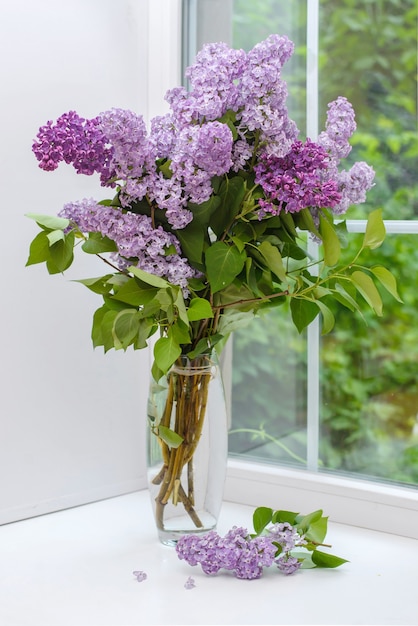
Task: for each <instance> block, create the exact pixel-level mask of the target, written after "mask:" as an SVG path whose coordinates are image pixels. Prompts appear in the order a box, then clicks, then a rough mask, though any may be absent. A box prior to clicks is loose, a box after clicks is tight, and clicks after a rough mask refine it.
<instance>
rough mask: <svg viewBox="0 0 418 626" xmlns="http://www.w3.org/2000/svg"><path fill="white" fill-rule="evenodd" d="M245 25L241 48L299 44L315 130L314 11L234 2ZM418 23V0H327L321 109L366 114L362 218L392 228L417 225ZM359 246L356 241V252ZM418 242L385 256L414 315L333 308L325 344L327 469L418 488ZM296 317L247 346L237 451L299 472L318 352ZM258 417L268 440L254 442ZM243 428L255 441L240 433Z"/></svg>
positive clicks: (358, 147) (295, 102) (240, 360)
mask: <svg viewBox="0 0 418 626" xmlns="http://www.w3.org/2000/svg"><path fill="white" fill-rule="evenodd" d="M234 13H235V22H234V46H241V47H243V48H248V47H250V46H252V45H254V43H255V42H256V41H257V40H261V39H262V38H263V37H264V36H266V34H269V33H271V32H278V33H281V34H288V35H289V36H290V37H291V38H292V39H293V40H294V41H296V44H297V46H296V50H295V55H294V59H293V60H292V66H290V65H289V67H288V68H287V73H286V80H287V82H288V85H289V90H290V107H291V110H292V113H293V111H294V110H295V107H296V110H297V114H296V116H295V118H296V119H297V121H298V123H299V127H300V128H301V131H302V132H303V129H304V121H303V118H304V110H305V97H306V90H305V69H304V68H305V60H306V46H305V43H304V42H305V32H306V3H305V2H295V3H293V2H292V3H289V2H287V3H286V2H283V1H280V0H262V1H261V0H260V1H258V2H257V1H254V2H252V3H248V2H246V0H235V2H234ZM417 20H418V8H417V3H416V0H363V1H362V2H359V1H358V0H321V1H320V33H319V42H320V56H319V85H320V100H319V110H320V111H325V108H326V103H327V102H329V101H331V100H332V99H334V98H335V97H337V96H338V95H343V96H346V97H347V98H348V100H350V101H351V102H352V103H353V105H354V109H355V111H356V119H357V124H358V130H357V133H356V136H355V144H354V145H353V150H352V153H351V156H352V159H353V161H354V160H365V161H367V162H368V163H370V164H371V165H372V166H373V167H374V169H375V170H376V186H375V188H374V189H373V190H372V191H371V192H370V193H369V194H368V204H365V205H362V206H361V207H360V208H359V209H358V213H357V215H356V216H355V217H357V218H359V219H363V218H365V217H366V215H367V214H369V213H370V211H371V210H372V209H374V208H382V210H383V217H384V219H386V220H409V219H412V220H416V219H417V218H418V177H417V170H418V133H417V85H416V77H417ZM298 42H299V43H298ZM322 126H323V120H322V119H320V120H319V127H320V128H322ZM352 216H353V213H351V214H350V217H352ZM359 236H360V235H354V234H352V235H351V237H352V239H353V244H352V245H353V246H354V247H355V246H356V238H357V237H359ZM417 244H418V235H412V234H411V235H395V234H394V235H388V236H387V238H386V240H385V243H384V245H383V246H382V247H381V248H380V249H379V250H375V251H374V260H375V262H376V264H377V263H381V264H382V265H384V266H390V267H391V270H392V271H393V273H394V274H395V276H396V277H397V281H398V285H399V289H400V293H401V297H402V299H403V301H404V303H403V304H402V305H399V303H397V302H396V301H395V300H391V299H389V298H388V299H387V301H386V300H385V297H384V294H383V293H382V298H383V299H384V317H383V318H379V319H376V318H373V316H372V315H370V316H369V315H367V316H366V320H365V322H366V323H363V322H362V321H361V320H353V316H352V315H351V314H349V313H348V314H347V313H346V312H345V311H344V310H343V308H341V310H338V311H337V310H334V313H335V315H336V316H337V319H338V323H337V325H336V329H335V330H334V331H333V332H332V333H331V334H330V335H328V336H326V337H323V338H322V339H321V361H320V390H321V408H320V420H321V437H320V463H321V465H322V467H324V468H327V469H335V470H340V471H347V472H350V473H352V472H353V473H356V474H360V475H365V476H373V477H381V478H382V479H385V480H389V481H390V480H393V481H396V482H403V483H418V434H417V430H418V421H417V420H418V295H417V288H416V285H417V279H416V276H417V273H418V245H417ZM350 247H351V246H350ZM366 260H367V259H366ZM284 318H285V316H280V311H278V313H274V314H270V315H269V317H268V318H261V319H260V320H259V321H258V323H257V324H255V325H254V329H253V331H254V332H253V336H252V337H251V338H249V337H248V334H241V333H239V332H237V333H236V334H235V337H234V368H233V376H234V379H233V383H234V386H233V434H232V435H231V437H230V447H231V451H232V452H234V451H235V452H241V453H243V452H247V453H249V454H251V455H253V456H255V457H261V458H267V459H276V460H279V461H284V462H291V463H298V464H299V465H300V464H303V463H304V459H305V458H306V428H305V427H306V353H305V348H304V340H303V338H302V340H301V339H300V338H299V337H297V336H294V334H293V335H292V334H291V333H292V331H291V329H289V325H288V323H287V321H286V319H284ZM254 415H258V416H259V423H260V429H259V432H258V433H254V432H250V424H251V426H252V427H254ZM238 428H240V429H241V430H245V432H241V433H240V434H239V433H236V432H234V431H235V430H236V429H238Z"/></svg>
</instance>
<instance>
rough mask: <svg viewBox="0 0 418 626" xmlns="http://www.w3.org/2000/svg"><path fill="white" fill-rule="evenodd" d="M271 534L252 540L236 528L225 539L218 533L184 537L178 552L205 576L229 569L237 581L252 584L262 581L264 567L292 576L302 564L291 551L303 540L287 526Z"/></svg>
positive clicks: (180, 540)
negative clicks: (254, 580) (258, 579)
mask: <svg viewBox="0 0 418 626" xmlns="http://www.w3.org/2000/svg"><path fill="white" fill-rule="evenodd" d="M271 531H272V532H271V533H270V534H269V535H266V536H257V537H251V536H250V535H249V534H248V531H247V529H246V528H242V527H237V526H234V527H233V528H232V529H231V530H229V531H228V532H227V534H226V535H225V536H224V537H221V536H220V535H218V533H217V532H215V531H210V532H208V533H206V534H205V535H201V536H198V535H184V536H183V537H181V538H180V539H179V541H178V542H177V545H176V551H177V555H178V557H179V559H183V560H185V561H186V562H187V563H188V564H189V565H200V566H201V568H202V570H203V572H205V574H212V575H213V574H216V573H217V572H219V570H221V569H226V570H229V571H232V572H233V573H234V575H235V576H236V577H237V578H242V579H247V580H252V579H255V578H260V577H261V575H262V573H263V568H264V567H270V566H271V565H274V564H275V565H277V566H278V568H279V569H280V571H282V572H283V573H285V574H292V573H293V572H295V571H296V570H297V569H299V567H300V565H301V564H300V562H299V561H298V559H296V558H295V557H293V556H292V555H291V554H290V551H291V550H293V548H294V547H295V546H296V545H301V543H303V539H302V538H301V537H300V536H299V534H298V533H297V531H296V530H295V529H294V528H293V527H292V526H291V525H290V524H287V523H283V524H275V525H274V526H273V527H272V529H271ZM278 545H279V546H280V547H281V551H280V548H279V549H278ZM277 552H280V554H279V555H278V556H277Z"/></svg>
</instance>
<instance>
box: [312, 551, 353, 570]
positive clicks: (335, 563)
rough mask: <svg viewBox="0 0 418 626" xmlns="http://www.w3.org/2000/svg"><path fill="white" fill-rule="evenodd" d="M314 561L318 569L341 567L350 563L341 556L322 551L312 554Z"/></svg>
mask: <svg viewBox="0 0 418 626" xmlns="http://www.w3.org/2000/svg"><path fill="white" fill-rule="evenodd" d="M312 561H313V562H314V563H315V565H316V566H317V567H339V566H340V565H343V564H344V563H348V561H347V560H346V559H342V558H340V557H339V556H334V555H333V554H327V553H326V552H321V551H320V550H314V551H313V552H312Z"/></svg>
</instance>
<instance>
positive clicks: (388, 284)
mask: <svg viewBox="0 0 418 626" xmlns="http://www.w3.org/2000/svg"><path fill="white" fill-rule="evenodd" d="M370 271H371V272H372V273H373V274H374V276H376V278H377V279H378V280H379V281H380V283H381V284H382V285H383V287H384V288H385V289H386V290H387V291H388V292H389V293H390V294H391V295H392V296H393V297H394V298H395V299H396V300H397V301H398V302H402V299H401V297H400V296H399V294H398V289H397V285H396V278H395V277H394V275H393V274H392V272H390V271H389V270H387V269H386V268H385V267H382V266H381V265H378V266H376V267H372V268H370Z"/></svg>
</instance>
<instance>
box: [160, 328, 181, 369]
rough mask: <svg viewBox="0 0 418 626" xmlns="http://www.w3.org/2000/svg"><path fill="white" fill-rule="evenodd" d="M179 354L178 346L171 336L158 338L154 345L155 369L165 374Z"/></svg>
mask: <svg viewBox="0 0 418 626" xmlns="http://www.w3.org/2000/svg"><path fill="white" fill-rule="evenodd" d="M180 354H181V348H180V346H179V344H178V343H177V342H176V341H175V340H174V338H173V337H172V336H169V337H160V338H159V339H157V341H156V342H155V345H154V359H155V363H156V365H157V367H158V368H159V369H160V370H161V371H162V372H163V373H164V374H165V373H167V372H168V370H169V369H170V367H171V366H172V365H173V363H174V362H175V361H176V359H178V357H179V356H180Z"/></svg>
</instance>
